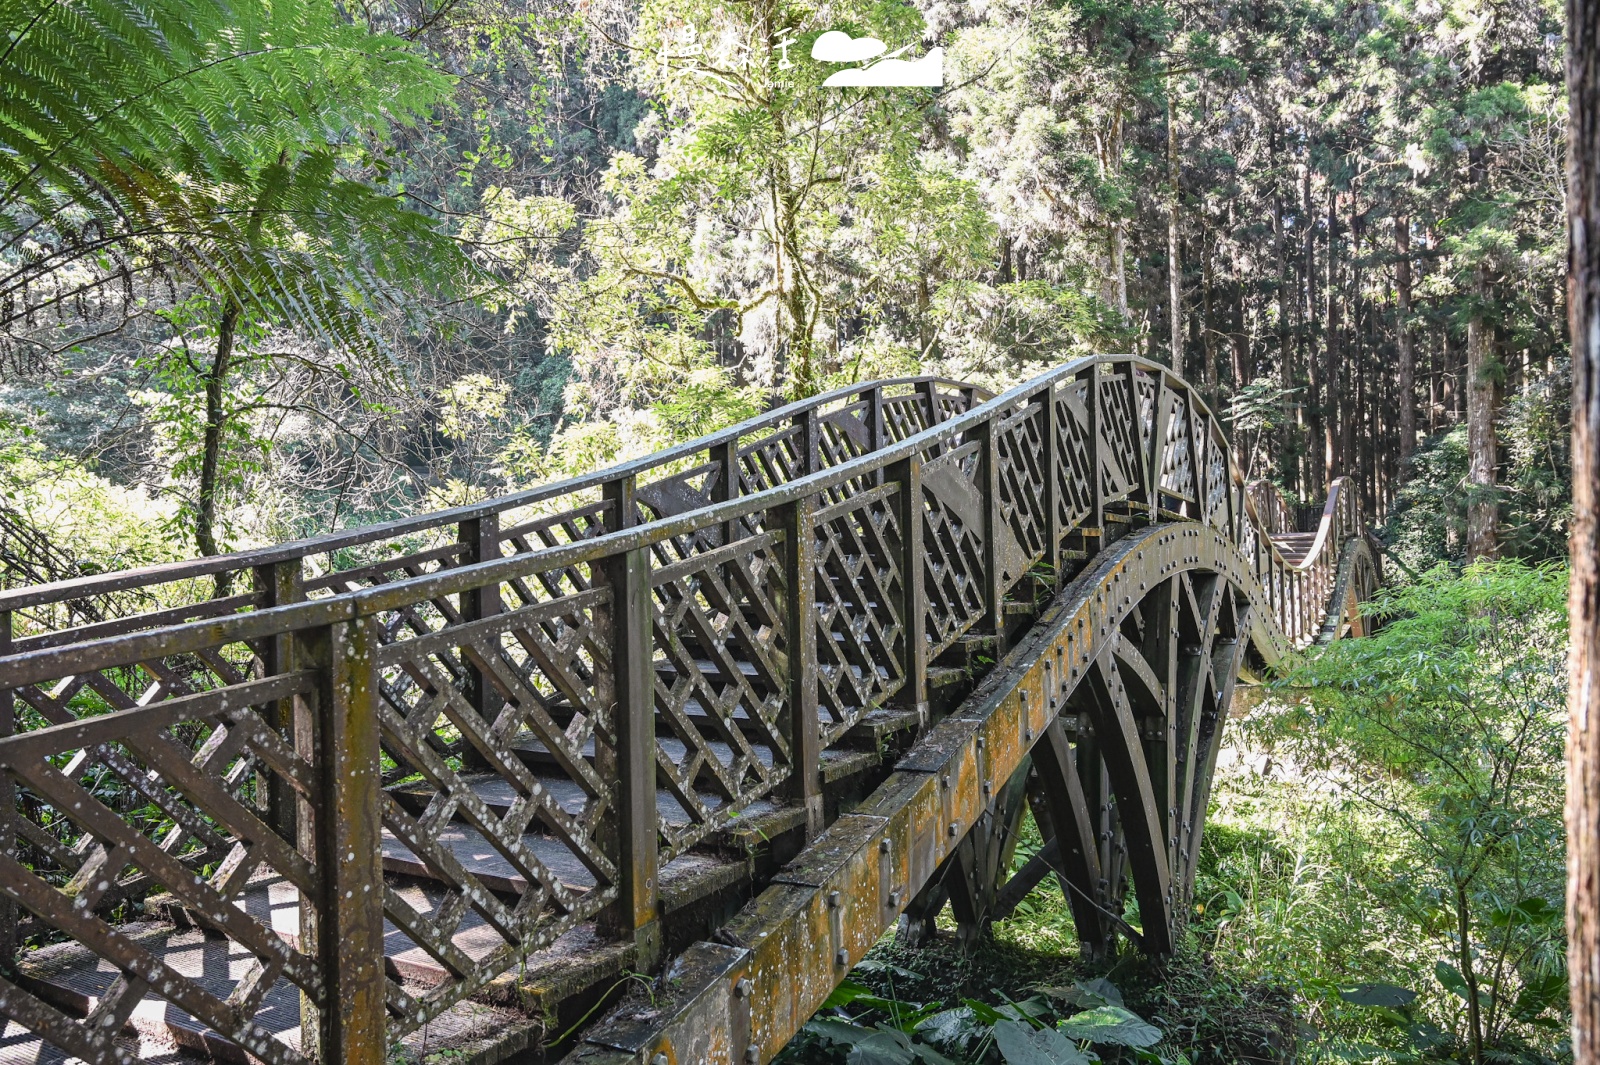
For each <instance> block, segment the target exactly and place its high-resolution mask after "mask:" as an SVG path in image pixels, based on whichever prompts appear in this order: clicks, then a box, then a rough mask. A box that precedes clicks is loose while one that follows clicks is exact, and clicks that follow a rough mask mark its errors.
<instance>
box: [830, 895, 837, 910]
mask: <svg viewBox="0 0 1600 1065" xmlns="http://www.w3.org/2000/svg"><path fill="white" fill-rule="evenodd" d="M828 908H829V909H830V910H837V909H838V908H839V893H838V892H837V891H830V892H828Z"/></svg>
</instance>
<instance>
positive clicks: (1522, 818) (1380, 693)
mask: <svg viewBox="0 0 1600 1065" xmlns="http://www.w3.org/2000/svg"><path fill="white" fill-rule="evenodd" d="M1565 599H1566V579H1565V573H1564V572H1563V571H1562V570H1560V569H1556V568H1553V567H1543V568H1538V567H1529V566H1525V565H1522V564H1520V563H1516V562H1501V563H1495V564H1487V563H1485V564H1480V565H1477V566H1474V567H1472V568H1470V569H1468V570H1467V571H1466V572H1465V573H1463V574H1460V575H1456V574H1453V573H1451V572H1449V571H1447V570H1444V569H1442V568H1441V569H1438V570H1434V571H1430V572H1429V573H1427V574H1424V575H1422V577H1421V578H1420V579H1419V580H1417V581H1416V582H1415V583H1414V584H1411V585H1409V586H1404V587H1401V588H1398V589H1394V590H1391V591H1389V592H1387V593H1386V594H1384V595H1383V596H1382V597H1381V598H1380V600H1379V602H1378V604H1377V605H1376V607H1375V609H1376V611H1378V612H1380V613H1381V615H1382V616H1384V617H1386V618H1387V619H1388V621H1387V623H1386V624H1385V625H1384V626H1383V627H1382V628H1381V629H1380V630H1379V631H1378V632H1377V634H1376V635H1373V636H1369V637H1367V638H1365V639H1361V640H1350V641H1343V642H1340V643H1336V644H1334V645H1331V646H1330V647H1328V648H1326V649H1324V650H1322V651H1320V652H1317V653H1315V654H1313V655H1311V656H1309V657H1307V658H1306V659H1305V660H1303V661H1302V662H1300V663H1298V664H1297V665H1296V666H1295V667H1294V668H1293V669H1292V670H1290V671H1289V672H1288V673H1287V674H1286V676H1285V677H1284V679H1283V680H1282V681H1280V682H1279V683H1278V684H1277V685H1275V687H1274V692H1275V694H1276V695H1277V696H1278V697H1279V698H1283V699H1287V700H1289V702H1288V703H1287V705H1284V706H1281V707H1278V708H1275V709H1271V710H1268V711H1265V712H1263V713H1262V715H1261V716H1260V717H1259V718H1257V719H1256V720H1255V722H1254V723H1253V735H1255V736H1256V737H1258V738H1259V739H1262V740H1267V741H1270V742H1271V743H1272V744H1273V745H1274V750H1275V751H1276V752H1277V753H1278V754H1279V755H1280V756H1282V755H1287V756H1288V757H1289V758H1290V760H1291V761H1292V764H1294V765H1295V766H1297V767H1298V768H1299V769H1300V770H1301V771H1303V772H1307V773H1312V774H1316V775H1317V776H1319V777H1320V778H1321V779H1323V780H1325V781H1327V782H1328V784H1329V785H1330V786H1331V787H1332V788H1334V789H1335V790H1336V792H1337V794H1339V795H1340V796H1342V797H1343V799H1344V801H1345V802H1347V803H1351V804H1354V805H1355V806H1356V807H1357V808H1359V809H1360V810H1361V811H1364V813H1365V815H1366V816H1369V817H1370V818H1371V819H1372V823H1371V827H1370V828H1368V829H1365V830H1363V831H1361V835H1363V836H1365V837H1366V839H1367V841H1368V844H1369V846H1377V847H1380V848H1381V851H1380V853H1382V852H1387V853H1388V854H1389V855H1391V857H1389V858H1388V859H1387V860H1386V861H1384V860H1380V861H1378V862H1377V863H1376V864H1375V865H1372V866H1371V867H1369V869H1367V870H1364V871H1363V872H1364V873H1365V876H1364V880H1365V884H1366V891H1368V892H1372V893H1373V895H1374V901H1376V902H1377V903H1378V904H1379V905H1380V906H1383V907H1384V908H1386V909H1389V910H1390V911H1392V913H1393V914H1394V915H1395V916H1398V917H1401V918H1402V919H1404V920H1405V921H1406V922H1407V923H1409V924H1411V925H1413V926H1414V927H1415V929H1416V931H1417V933H1419V934H1420V935H1421V936H1422V937H1423V938H1424V940H1425V941H1426V942H1428V943H1429V944H1431V945H1432V947H1433V949H1434V950H1435V951H1437V955H1436V960H1435V964H1434V965H1433V966H1432V975H1433V976H1434V978H1435V980H1436V981H1437V984H1438V986H1439V987H1441V988H1443V990H1444V991H1446V992H1447V993H1448V994H1449V995H1450V996H1453V997H1454V998H1455V999H1457V1000H1458V1004H1459V1006H1460V1008H1459V1009H1452V1010H1451V1011H1448V1012H1449V1013H1450V1016H1449V1017H1447V1018H1445V1019H1450V1020H1452V1022H1453V1023H1452V1027H1453V1028H1454V1030H1455V1032H1456V1035H1457V1039H1458V1042H1459V1043H1460V1044H1461V1045H1464V1046H1468V1047H1470V1048H1472V1054H1473V1056H1474V1057H1475V1058H1479V1059H1481V1054H1482V1049H1481V1048H1482V1047H1484V1046H1489V1045H1493V1044H1495V1043H1498V1042H1501V1041H1504V1040H1507V1039H1509V1038H1512V1037H1513V1036H1515V1037H1516V1038H1533V1037H1534V1035H1535V1034H1537V1033H1536V1032H1535V1031H1533V1030H1534V1029H1538V1028H1540V1027H1543V1026H1549V1027H1553V1028H1556V1029H1559V1023H1558V1022H1557V1021H1555V1020H1554V1019H1552V1018H1549V1017H1548V1016H1546V1015H1544V1014H1543V1012H1542V1010H1539V1009H1535V1008H1534V1006H1535V1003H1538V1002H1542V1001H1547V999H1545V998H1544V997H1542V989H1544V988H1546V987H1547V986H1549V985H1550V984H1552V982H1554V981H1557V980H1559V979H1560V974H1561V973H1562V970H1563V964H1564V963H1563V959H1562V950H1561V926H1560V921H1559V918H1558V915H1559V913H1560V909H1561V899H1562V898H1563V884H1564V877H1563V867H1562V859H1561V855H1562V846H1563V835H1562V822H1561V803H1562V799H1561V796H1562V784H1561V781H1562V761H1561V752H1562V737H1563V734H1564V724H1565V694H1566V684H1565V677H1566V672H1565V609H1564V608H1565ZM1367 862H1369V863H1371V862H1372V856H1369V857H1368V858H1367ZM1385 866H1387V871H1385ZM1236 899H1237V896H1235V898H1234V899H1229V898H1227V897H1226V895H1225V896H1224V905H1225V906H1233V907H1234V908H1242V904H1240V903H1238V902H1236ZM1328 901H1330V902H1331V901H1332V900H1331V899H1330V900H1328ZM1391 919H1392V918H1391ZM1412 960H1413V962H1414V961H1415V959H1412ZM1413 989H1414V988H1413ZM1351 993H1353V994H1356V992H1351ZM1366 997H1368V998H1370V997H1371V993H1370V992H1369V993H1368V994H1367V996H1366ZM1345 1001H1347V1002H1357V999H1353V998H1350V997H1348V995H1347V996H1346V999H1345ZM1518 1003H1523V1006H1522V1007H1520V1008H1519V1006H1518ZM1357 1004H1362V1005H1368V1006H1370V1007H1372V1008H1375V1009H1388V1010H1389V1011H1390V1013H1391V1014H1392V1015H1393V1019H1394V1020H1395V1023H1396V1024H1400V1025H1402V1026H1404V1025H1410V1024H1411V1023H1412V1018H1411V1017H1410V1016H1409V1015H1408V1014H1407V1013H1406V1012H1405V1011H1404V1010H1402V1009H1396V1008H1392V1007H1389V1006H1385V1005H1384V1004H1383V1003H1376V1002H1357Z"/></svg>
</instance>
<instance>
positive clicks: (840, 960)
mask: <svg viewBox="0 0 1600 1065" xmlns="http://www.w3.org/2000/svg"><path fill="white" fill-rule="evenodd" d="M833 964H835V965H849V964H850V955H849V954H848V953H846V952H845V951H842V950H841V951H840V952H839V953H837V954H835V955H834V956H833Z"/></svg>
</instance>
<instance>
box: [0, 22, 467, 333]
mask: <svg viewBox="0 0 1600 1065" xmlns="http://www.w3.org/2000/svg"><path fill="white" fill-rule="evenodd" d="M0 25H4V26H5V27H7V31H6V34H5V37H4V38H0V88H3V92H0V329H3V330H4V331H5V337H6V339H9V340H10V341H11V342H12V344H13V345H17V344H23V345H26V344H28V342H29V339H30V338H29V334H30V332H31V331H32V328H33V327H37V326H39V325H41V324H48V323H59V322H61V321H64V320H71V319H72V318H73V317H75V316H91V315H92V314H93V313H94V312H96V311H103V310H105V309H106V307H107V306H108V305H110V306H114V307H116V308H120V309H121V310H123V311H126V310H127V309H129V308H130V307H132V306H135V305H136V303H137V300H138V297H139V295H140V294H141V292H144V291H146V290H148V289H149V287H150V286H153V285H165V286H167V287H169V288H176V287H178V286H184V287H187V286H191V285H192V286H196V287H197V288H198V289H199V290H200V291H202V292H204V293H207V294H209V295H211V296H213V297H214V298H215V299H217V300H218V301H220V302H222V303H226V304H232V305H237V306H238V307H239V308H240V309H241V311H242V312H243V313H246V314H248V315H251V316H265V317H267V318H272V319H277V320H280V321H282V322H285V323H289V324H293V325H295V326H297V327H299V328H302V329H307V330H310V331H311V332H312V333H314V334H317V335H319V336H320V337H322V338H323V339H325V340H326V341H328V342H330V343H334V344H342V345H355V346H362V347H368V348H370V347H372V346H373V345H374V344H375V343H376V334H375V333H374V332H373V331H372V329H371V321H372V316H373V312H375V311H379V310H382V309H385V308H390V307H395V306H403V304H404V302H405V294H406V292H407V290H408V289H411V288H414V287H417V286H425V287H428V288H432V289H435V290H448V289H453V288H455V287H456V286H458V285H459V284H460V283H461V282H462V281H463V280H464V278H465V277H466V276H467V272H468V271H469V269H470V266H469V264H468V262H467V260H466V258H465V257H464V256H463V255H462V254H461V253H460V252H459V251H458V249H457V247H456V246H455V244H454V242H453V241H451V240H450V239H449V237H448V236H447V235H445V234H443V233H441V232H440V231H439V230H438V229H437V228H436V227H435V226H434V225H433V224H432V223H431V221H430V220H429V219H427V218H426V217H424V216H422V215H420V214H418V213H416V212H414V211H411V210H408V209H406V208H405V206H404V205H403V204H402V202H401V201H400V200H399V199H397V198H396V197H394V196H392V195H389V194H387V193H385V192H382V191H379V190H376V189H374V188H372V187H371V186H370V185H368V184H366V183H364V182H362V181H360V180H357V179H356V177H354V176H353V175H352V174H351V172H350V171H351V169H352V164H353V163H356V162H359V161H360V160H362V159H370V158H373V157H374V156H378V157H381V155H382V153H383V152H384V151H385V149H386V147H387V143H388V140H389V137H390V135H391V133H392V132H393V131H394V130H395V129H396V128H397V127H404V126H409V125H412V124H414V123H417V122H419V121H421V120H423V119H424V118H425V117H426V116H427V115H428V114H429V113H430V111H431V110H432V109H433V108H434V107H435V106H436V105H437V104H439V103H440V102H441V101H443V100H444V99H445V98H446V96H447V94H448V92H449V91H450V79H449V78H448V77H446V76H444V75H442V74H440V73H438V72H436V71H434V70H432V69H430V68H429V67H428V66H427V65H426V63H425V62H424V61H423V59H422V57H421V56H420V55H418V54H417V53H416V52H415V51H413V50H412V48H411V47H410V46H409V45H407V44H406V42H404V41H402V40H400V39H399V38H397V37H394V36H390V35H385V34H374V33H371V32H369V31H368V30H367V29H366V28H364V27H362V26H359V25H356V24H353V23H351V22H350V21H349V20H348V19H346V18H345V16H344V15H343V14H342V13H341V12H340V10H339V9H338V8H337V7H336V6H335V5H334V4H333V3H331V2H329V0H273V2H271V3H267V2H262V0H236V2H233V3H186V2H182V0H71V2H68V0H0ZM35 350H37V349H35ZM16 353H17V354H20V351H19V352H16Z"/></svg>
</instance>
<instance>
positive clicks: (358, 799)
mask: <svg viewBox="0 0 1600 1065" xmlns="http://www.w3.org/2000/svg"><path fill="white" fill-rule="evenodd" d="M378 648H379V640H378V633H377V626H376V625H375V624H374V622H373V621H372V619H370V618H358V619H356V620H354V621H341V622H337V623H335V624H333V625H330V626H328V627H326V628H323V629H319V630H313V631H312V632H310V633H307V634H306V635H305V637H304V639H303V642H302V643H301V645H300V646H299V647H297V648H296V654H297V655H298V656H300V659H301V661H303V662H304V663H306V664H309V665H311V666H313V667H314V668H315V669H316V671H317V674H318V683H317V691H316V705H315V708H314V710H313V716H314V719H315V720H314V728H302V727H298V726H299V725H300V724H304V722H300V723H297V728H296V730H295V731H296V741H297V746H298V747H299V748H300V754H301V756H302V757H304V758H306V759H307V760H308V761H310V762H311V763H312V765H313V766H314V767H315V771H316V776H317V781H318V785H319V787H318V790H319V792H320V799H321V801H320V802H319V803H317V804H316V806H315V808H314V809H312V808H309V804H307V806H305V807H302V809H301V811H300V818H299V829H300V843H301V847H302V849H303V852H304V853H306V854H307V856H308V857H310V858H311V859H312V860H313V861H314V862H315V863H316V867H317V873H318V882H319V883H318V886H319V887H320V888H321V891H320V897H319V898H318V899H317V900H316V904H315V905H314V906H306V905H302V906H301V911H300V922H301V924H300V927H301V934H302V936H303V937H305V939H304V941H305V942H307V943H309V944H312V949H313V950H314V951H315V952H316V956H317V967H318V969H319V970H320V971H321V973H322V979H323V986H324V988H325V991H326V998H325V999H324V1000H323V1001H322V1002H320V1003H316V1004H315V1007H316V1008H314V1009H311V1010H307V1011H305V1013H306V1014H308V1015H303V1017H302V1026H303V1035H304V1037H305V1038H306V1041H307V1044H308V1045H310V1046H313V1047H315V1048H316V1056H317V1060H319V1061H323V1062H327V1063H330V1065H331V1063H333V1062H339V1063H341V1065H383V1062H384V1059H385V1052H386V1043H385V1017H386V1010H385V1006H384V1000H385V995H386V991H387V977H386V976H385V974H384V968H383V868H382V854H383V833H382V826H381V824H380V819H381V805H380V799H381V796H382V794H383V780H382V768H381V765H380V763H379V746H378V714H377V702H378V700H379V699H380V698H381V697H382V696H381V695H380V694H379V691H378V668H377V653H378ZM307 1022H309V1023H307Z"/></svg>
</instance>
